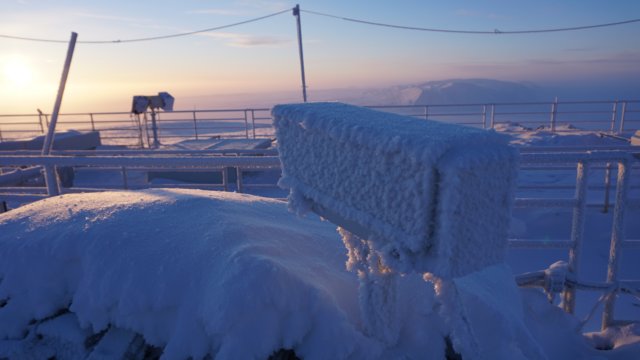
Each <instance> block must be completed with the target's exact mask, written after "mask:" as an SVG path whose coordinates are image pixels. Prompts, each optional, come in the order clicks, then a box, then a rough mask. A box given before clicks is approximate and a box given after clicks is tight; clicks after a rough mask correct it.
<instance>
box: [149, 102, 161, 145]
mask: <svg viewBox="0 0 640 360" xmlns="http://www.w3.org/2000/svg"><path fill="white" fill-rule="evenodd" d="M151 130H152V131H153V147H154V148H155V149H157V148H158V147H160V141H158V124H156V111H155V110H154V109H151Z"/></svg>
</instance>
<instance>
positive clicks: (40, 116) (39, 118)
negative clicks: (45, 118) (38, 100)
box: [38, 109, 44, 134]
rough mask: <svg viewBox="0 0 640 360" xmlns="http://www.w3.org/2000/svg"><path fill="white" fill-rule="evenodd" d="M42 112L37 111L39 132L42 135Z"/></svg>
mask: <svg viewBox="0 0 640 360" xmlns="http://www.w3.org/2000/svg"><path fill="white" fill-rule="evenodd" d="M42 115H43V114H42V110H40V109H38V121H39V122H40V132H41V133H42V134H44V125H43V124H42Z"/></svg>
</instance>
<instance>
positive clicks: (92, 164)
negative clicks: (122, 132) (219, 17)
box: [0, 149, 640, 328]
mask: <svg viewBox="0 0 640 360" xmlns="http://www.w3.org/2000/svg"><path fill="white" fill-rule="evenodd" d="M228 153H229V152H228V151H221V150H217V151H216V150H201V151H168V150H165V151H162V150H161V151H140V150H117V151H95V152H92V151H58V152H55V153H53V154H52V155H49V156H39V155H35V154H21V155H16V154H13V155H0V165H2V166H42V167H44V168H45V169H47V168H49V169H50V171H52V172H53V173H55V170H56V168H59V167H64V166H74V167H83V168H91V169H103V170H104V169H108V170H117V171H121V174H122V186H121V187H122V188H125V189H127V188H140V187H153V185H151V184H142V185H138V186H135V185H132V184H130V183H129V182H128V180H127V173H128V172H131V171H142V172H149V171H160V170H174V171H176V170H177V171H217V172H219V173H220V174H221V179H222V181H221V183H219V184H210V185H209V186H208V187H204V188H222V189H223V190H234V191H238V192H242V191H244V190H245V188H246V187H247V186H248V184H245V183H244V181H243V173H244V172H246V171H256V170H278V171H279V170H280V161H279V158H278V157H277V156H275V155H276V154H275V153H274V150H250V151H249V152H242V151H237V153H234V154H233V156H229V154H228ZM241 155H242V156H241ZM256 155H257V156H256ZM607 164H609V165H607ZM611 164H617V167H618V172H617V177H616V184H615V187H614V189H615V194H614V197H613V199H614V201H613V204H612V205H613V207H614V209H613V215H612V230H611V238H610V256H609V261H608V268H607V280H606V281H605V282H601V283H596V282H586V281H584V280H583V279H582V278H581V276H580V274H581V270H580V269H581V267H580V263H581V254H582V248H583V245H584V226H585V216H586V212H587V208H589V206H590V204H589V203H588V202H587V199H588V195H589V192H590V191H593V189H594V186H593V185H589V179H590V177H593V175H594V173H595V171H594V170H595V169H598V168H600V169H607V166H611ZM639 164H640V152H635V153H633V152H630V151H575V150H574V151H572V152H562V153H559V152H541V151H535V150H534V151H529V152H527V151H526V150H524V149H523V150H522V151H521V170H520V171H524V170H526V169H531V168H537V169H545V170H562V171H566V169H568V168H574V169H575V171H576V178H575V179H576V180H575V183H573V186H571V187H568V188H570V189H573V190H574V195H573V196H571V197H558V196H553V197H523V196H522V195H518V196H517V197H516V199H515V208H516V209H518V208H544V209H571V210H572V216H571V233H570V237H569V239H554V240H549V239H543V240H542V239H509V246H510V247H511V248H527V249H567V250H568V253H569V258H568V263H567V276H566V277H563V278H562V281H561V285H560V286H558V285H554V286H550V285H549V279H550V274H551V273H552V272H548V271H539V272H534V273H528V274H524V275H522V276H519V277H518V279H517V280H518V282H519V284H521V285H536V284H537V285H540V286H543V287H544V288H545V289H546V290H549V289H553V288H556V289H558V288H559V289H561V290H562V292H563V293H562V297H563V308H564V310H565V311H567V312H570V313H572V312H574V308H575V298H576V289H583V290H590V291H602V292H604V294H603V297H602V302H604V311H603V317H602V327H603V328H606V327H608V326H611V325H614V324H616V323H617V322H616V321H615V319H614V316H613V314H614V308H615V301H616V296H617V295H618V294H619V293H626V294H632V295H634V296H639V295H640V281H639V280H640V279H635V280H625V281H622V280H620V279H619V268H620V266H619V259H620V253H621V252H622V251H623V249H628V248H640V239H626V238H625V234H624V224H625V214H626V212H628V210H631V209H633V210H638V209H640V199H630V196H629V193H630V189H631V179H632V178H631V169H632V167H633V166H634V165H636V166H637V165H639ZM229 171H231V172H235V175H236V179H235V186H234V188H233V189H230V187H229V185H230V181H229V176H228V173H229ZM607 176H609V175H607ZM51 178H52V179H56V176H52V177H51ZM94 186H95V187H92V188H61V187H60V184H59V183H53V184H51V183H48V184H46V190H45V188H43V187H39V188H24V187H21V188H7V187H4V188H2V187H0V200H23V201H34V200H37V199H40V198H44V197H47V196H52V195H57V194H59V193H61V192H62V193H70V192H85V191H102V190H105V188H104V187H101V186H99V184H97V185H94ZM160 186H162V187H167V185H160ZM179 186H180V187H199V188H202V187H203V186H202V185H195V186H189V185H188V184H180V185H179ZM267 186H269V185H267ZM270 186H273V187H275V186H276V185H275V183H274V184H270ZM523 189H525V190H530V189H541V190H549V189H557V187H553V186H544V185H540V186H538V187H535V186H533V187H530V188H526V187H525V188H523V187H522V186H521V187H520V189H519V190H523ZM563 189H565V190H566V189H567V187H563ZM604 189H607V190H606V191H607V192H608V191H609V190H610V188H606V187H602V188H600V189H599V190H604ZM607 201H608V200H607ZM607 205H608V203H607ZM598 206H599V205H598ZM558 291H559V290H558Z"/></svg>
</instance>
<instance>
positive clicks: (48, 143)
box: [42, 32, 78, 196]
mask: <svg viewBox="0 0 640 360" xmlns="http://www.w3.org/2000/svg"><path fill="white" fill-rule="evenodd" d="M77 38H78V34H77V33H75V32H72V33H71V39H70V40H69V48H68V49H67V58H66V60H65V62H64V68H63V70H62V77H61V78H60V86H59V87H58V95H57V97H56V102H55V104H54V106H53V113H52V114H51V122H50V123H49V128H48V129H47V135H46V137H45V138H44V144H43V145H42V155H49V154H50V153H51V148H52V147H53V136H54V134H55V131H56V123H57V122H58V114H59V113H60V105H61V104H62V95H64V88H65V86H66V85H67V77H68V76H69V69H70V68H71V59H72V58H73V51H74V49H75V47H76V40H77ZM44 179H45V182H46V185H47V194H48V195H49V196H56V195H60V184H59V181H58V175H57V174H56V168H55V166H53V165H47V166H45V167H44Z"/></svg>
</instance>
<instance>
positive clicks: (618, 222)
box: [602, 160, 631, 330]
mask: <svg viewBox="0 0 640 360" xmlns="http://www.w3.org/2000/svg"><path fill="white" fill-rule="evenodd" d="M629 165H630V164H629V162H628V161H627V160H623V161H620V162H619V163H618V181H617V185H616V203H615V205H614V207H613V226H612V229H611V247H610V249H609V264H608V267H607V283H608V284H610V285H613V286H616V285H617V282H618V270H619V269H620V265H619V260H620V249H621V247H622V242H623V241H624V210H625V205H626V204H625V201H626V198H627V194H628V193H629V178H630V176H631V167H630V166H629ZM617 295H618V294H617V292H616V291H613V292H611V293H610V294H609V295H607V297H606V298H605V300H604V311H603V313H602V329H603V330H604V329H606V328H607V327H609V326H611V325H613V322H614V320H613V318H614V316H613V315H614V314H613V312H614V308H615V301H616V297H617Z"/></svg>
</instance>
